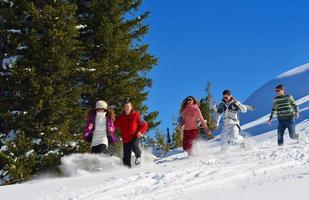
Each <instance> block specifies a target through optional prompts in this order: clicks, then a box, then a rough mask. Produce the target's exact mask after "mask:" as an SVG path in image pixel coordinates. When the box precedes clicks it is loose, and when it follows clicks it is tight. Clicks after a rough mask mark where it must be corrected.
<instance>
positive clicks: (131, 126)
mask: <svg viewBox="0 0 309 200" xmlns="http://www.w3.org/2000/svg"><path fill="white" fill-rule="evenodd" d="M275 92H276V94H277V96H276V97H275V99H274V101H273V106H272V112H271V115H270V119H269V124H270V125H271V121H272V119H273V117H274V114H277V118H278V121H279V124H278V145H283V136H284V132H285V130H286V129H288V130H289V135H290V138H291V139H298V138H299V135H298V134H296V133H295V121H294V118H295V117H299V108H298V106H297V104H296V103H295V100H294V98H293V97H292V96H291V95H288V94H286V93H285V88H284V86H283V85H278V86H277V87H276V88H275ZM222 95H223V98H222V101H221V102H220V104H217V103H216V102H213V105H212V107H213V110H214V111H215V112H216V120H215V121H216V126H217V128H218V127H219V124H220V120H221V118H222V117H223V128H222V132H221V147H222V150H226V149H227V148H228V147H229V146H230V145H233V144H240V145H241V146H242V147H244V145H245V144H244V138H243V136H241V134H240V132H241V128H240V120H239V112H242V113H245V112H247V111H248V110H254V108H253V107H251V106H248V105H244V104H242V103H240V102H239V101H238V100H237V99H235V98H234V97H233V95H232V93H231V91H229V90H225V91H223V93H222ZM180 115H181V122H180V124H179V125H180V126H181V128H182V129H183V150H184V151H186V152H188V155H189V156H191V155H193V146H194V143H195V141H196V140H197V139H198V137H199V130H200V128H199V125H202V127H203V128H204V129H205V131H206V133H207V134H208V135H212V133H211V131H210V130H209V128H208V126H207V122H206V120H204V118H203V115H202V113H201V110H200V109H199V101H198V100H197V99H196V98H194V97H193V96H188V97H187V98H185V99H184V100H183V102H182V104H181V108H180ZM116 129H119V130H120V132H121V136H122V143H123V164H124V165H125V166H128V167H131V154H132V152H134V154H135V164H136V165H138V164H140V163H141V149H140V140H141V138H142V137H143V136H144V134H145V133H146V132H147V130H148V124H147V123H146V122H143V121H142V119H141V117H140V114H139V113H138V112H137V111H135V110H134V109H133V106H132V103H131V102H130V101H125V102H124V104H123V112H122V114H120V115H119V116H117V117H115V114H114V113H113V112H112V111H111V110H109V109H108V105H107V103H106V102H105V101H102V100H100V101H98V102H97V103H96V106H95V109H94V110H92V111H91V112H90V113H89V115H88V118H87V123H86V126H85V128H84V134H83V136H84V139H85V140H86V141H88V142H90V143H91V151H92V152H93V153H108V144H109V143H117V142H118V138H117V137H116V135H115V130H116Z"/></svg>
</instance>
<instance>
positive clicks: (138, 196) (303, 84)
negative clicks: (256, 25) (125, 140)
mask: <svg viewBox="0 0 309 200" xmlns="http://www.w3.org/2000/svg"><path fill="white" fill-rule="evenodd" d="M308 66H309V65H308V64H307V65H303V66H301V67H299V68H296V69H295V70H291V71H288V72H286V73H283V74H282V75H280V76H278V77H277V78H275V79H274V80H272V81H270V82H269V83H267V84H266V85H265V86H263V87H261V88H260V89H258V90H257V91H256V92H255V93H253V94H252V95H251V97H250V98H249V99H248V100H247V101H246V103H247V104H249V105H255V106H257V111H256V112H252V113H251V114H248V116H247V117H248V119H246V120H244V121H245V122H246V123H245V124H244V125H243V126H242V129H243V130H244V131H243V134H244V135H247V136H251V137H246V143H245V144H246V145H245V146H246V148H240V147H238V146H232V147H231V148H230V149H229V151H228V152H226V153H223V152H221V150H220V145H219V139H218V138H215V139H213V140H211V141H207V142H206V141H203V142H199V143H198V144H197V145H196V146H195V152H196V155H195V156H193V157H189V158H188V157H187V154H186V153H184V152H183V151H182V149H176V150H173V151H170V152H168V154H167V155H166V157H163V158H156V157H154V156H153V155H152V154H151V153H150V152H149V151H145V150H144V151H143V159H142V165H140V166H134V167H133V168H132V169H127V168H125V167H123V166H122V164H121V160H120V159H119V158H117V157H108V156H103V155H91V154H73V155H70V156H66V157H63V158H62V165H61V167H60V168H61V170H62V171H63V173H64V174H65V176H66V177H63V178H59V177H58V178H56V177H51V176H48V175H45V176H40V177H38V178H36V179H34V180H32V181H29V182H26V183H23V184H17V185H10V186H1V187H0V198H1V199H5V200H19V199H23V200H101V199H102V200H103V199H104V200H144V199H147V200H161V199H163V200H181V199H184V200H191V199H192V200H203V199H213V200H227V199H228V200H248V199H250V200H261V199H264V200H273V199H280V200H290V199H297V200H308V197H309V190H308V186H309V87H308V85H309V70H308ZM279 83H282V84H285V85H286V86H287V88H288V90H290V91H291V94H292V95H294V97H295V99H296V100H297V104H298V105H299V106H300V109H301V113H300V114H301V117H300V118H299V119H297V120H296V121H297V126H296V131H297V133H299V134H300V135H301V138H300V139H299V140H298V141H292V140H290V139H289V138H288V134H286V135H285V145H284V146H282V147H278V146H277V141H276V140H277V134H276V130H275V128H276V122H274V124H273V125H272V126H268V125H267V124H266V121H267V119H268V117H269V111H270V107H271V102H272V98H273V96H274V94H273V91H274V87H275V85H277V84H279ZM263 106H265V107H266V108H263ZM243 116H245V115H243ZM132 159H134V157H132Z"/></svg>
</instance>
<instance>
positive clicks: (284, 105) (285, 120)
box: [269, 85, 299, 146]
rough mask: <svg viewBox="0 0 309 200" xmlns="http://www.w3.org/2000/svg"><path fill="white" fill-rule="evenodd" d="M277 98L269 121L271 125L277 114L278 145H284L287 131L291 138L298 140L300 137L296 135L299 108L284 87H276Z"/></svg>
mask: <svg viewBox="0 0 309 200" xmlns="http://www.w3.org/2000/svg"><path fill="white" fill-rule="evenodd" d="M276 93H277V96H276V97H275V99H274V102H273V106H272V111H271V115H270V119H269V125H271V120H272V119H273V116H274V114H275V113H277V117H278V121H279V125H278V145H279V146H281V145H283V136H284V131H285V130H286V129H288V130H289V135H290V138H291V139H293V140H297V139H298V138H299V135H298V134H296V133H295V121H294V118H297V117H299V108H298V106H297V105H296V103H295V100H294V98H293V97H292V96H291V95H288V94H285V89H284V86H283V85H278V86H277V87H276Z"/></svg>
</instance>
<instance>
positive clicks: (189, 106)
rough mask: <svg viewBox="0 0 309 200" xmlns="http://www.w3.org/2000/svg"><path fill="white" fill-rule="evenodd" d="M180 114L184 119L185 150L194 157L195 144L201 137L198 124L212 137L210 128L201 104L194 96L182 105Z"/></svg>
mask: <svg viewBox="0 0 309 200" xmlns="http://www.w3.org/2000/svg"><path fill="white" fill-rule="evenodd" d="M180 114H181V117H182V121H181V126H182V127H183V129H184V133H183V149H184V151H187V152H188V154H189V155H192V154H193V152H192V146H193V143H194V142H195V141H196V140H197V138H198V136H199V127H198V123H201V124H202V126H203V128H204V129H205V130H206V132H208V134H209V135H211V132H210V131H209V128H208V126H207V124H206V122H205V120H204V118H203V115H202V113H201V110H200V109H199V102H198V100H197V99H195V98H194V97H193V96H189V97H187V98H186V99H185V100H184V101H183V102H182V105H181V108H180Z"/></svg>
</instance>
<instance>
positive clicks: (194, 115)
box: [181, 105, 208, 131]
mask: <svg viewBox="0 0 309 200" xmlns="http://www.w3.org/2000/svg"><path fill="white" fill-rule="evenodd" d="M181 115H182V123H181V125H184V130H194V129H199V127H198V125H197V124H198V122H201V123H202V125H203V128H204V129H205V130H207V131H208V126H207V124H206V122H205V120H204V118H203V115H202V113H201V110H200V109H199V107H198V106H197V105H190V106H189V105H188V106H187V107H186V108H185V109H184V110H183V111H182V113H181Z"/></svg>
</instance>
